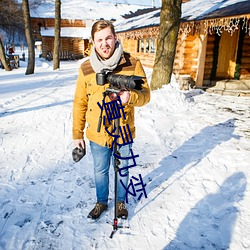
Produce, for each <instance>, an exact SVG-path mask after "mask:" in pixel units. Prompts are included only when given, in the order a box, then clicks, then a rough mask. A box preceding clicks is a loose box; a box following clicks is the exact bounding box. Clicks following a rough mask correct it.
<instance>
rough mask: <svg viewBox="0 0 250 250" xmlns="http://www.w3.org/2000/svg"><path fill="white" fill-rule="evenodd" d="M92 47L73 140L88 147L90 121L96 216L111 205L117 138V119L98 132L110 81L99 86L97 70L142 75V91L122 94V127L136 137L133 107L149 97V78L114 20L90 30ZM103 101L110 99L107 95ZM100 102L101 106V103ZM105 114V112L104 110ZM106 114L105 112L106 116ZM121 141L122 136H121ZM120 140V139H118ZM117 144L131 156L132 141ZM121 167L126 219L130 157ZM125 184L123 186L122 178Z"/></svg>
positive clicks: (120, 208)
mask: <svg viewBox="0 0 250 250" xmlns="http://www.w3.org/2000/svg"><path fill="white" fill-rule="evenodd" d="M91 37H92V41H93V50H92V52H91V55H90V59H88V60H87V61H85V62H84V63H83V64H82V65H81V67H80V70H79V75H78V79H77V84H76V91H75V98H74V104H73V140H74V144H75V146H76V147H82V148H84V147H85V141H84V134H83V130H84V128H85V124H86V123H87V129H86V137H87V138H88V140H89V141H90V148H91V153H92V156H93V161H94V176H95V185H96V197H97V203H96V205H95V207H94V208H93V209H92V210H91V211H90V213H89V215H88V218H92V219H97V218H98V217H99V216H100V215H101V214H102V212H103V211H105V210H106V209H107V208H108V195H109V168H110V163H111V161H113V153H112V143H113V139H114V137H113V136H111V135H112V132H113V131H114V129H115V128H114V121H112V122H110V123H109V122H108V121H107V119H106V122H105V124H104V125H103V122H102V124H101V128H100V131H99V132H97V127H98V121H99V116H100V112H101V108H100V106H99V105H101V104H102V103H103V102H102V101H103V98H104V97H103V93H104V92H105V91H106V89H107V88H108V87H109V84H104V85H102V86H101V85H98V84H97V82H96V73H100V72H102V70H103V69H105V70H109V71H112V74H121V75H127V76H130V75H137V76H141V77H143V81H144V83H143V85H142V90H136V89H132V90H126V89H125V90H122V91H121V92H120V93H119V96H120V101H121V103H122V106H123V110H124V114H125V117H121V118H120V126H121V127H122V126H125V125H128V126H129V128H130V132H131V135H132V137H133V139H134V138H135V127H134V107H135V106H143V105H145V104H146V103H148V102H149V100H150V90H149V87H148V84H147V81H146V77H145V72H144V70H143V68H142V65H141V63H140V61H138V60H136V59H134V58H133V57H131V56H130V55H129V54H128V53H125V52H124V51H123V48H122V45H121V44H120V42H118V41H117V37H116V34H115V30H114V26H113V24H112V23H111V22H109V21H105V20H100V21H97V22H96V23H94V25H93V27H92V30H91ZM104 102H106V103H107V102H110V99H109V97H108V96H107V97H106V98H105V100H104ZM98 103H99V105H98ZM103 113H105V112H103ZM105 115H106V114H103V116H105ZM119 140H120V138H119ZM119 142H120V141H119ZM119 144H120V145H119V146H118V148H119V152H120V155H121V157H129V156H130V155H131V152H130V149H131V146H132V144H126V145H123V144H121V143H119ZM120 162H121V164H120V165H119V168H120V170H121V168H125V169H123V171H121V172H122V174H121V175H119V177H118V194H117V217H118V218H121V217H123V218H127V216H128V211H127V209H126V206H125V198H126V189H125V188H124V186H125V187H127V185H128V178H129V176H128V172H129V171H128V168H127V169H126V167H127V166H128V160H121V161H120ZM120 180H121V181H122V183H123V184H124V186H122V184H121V181H120Z"/></svg>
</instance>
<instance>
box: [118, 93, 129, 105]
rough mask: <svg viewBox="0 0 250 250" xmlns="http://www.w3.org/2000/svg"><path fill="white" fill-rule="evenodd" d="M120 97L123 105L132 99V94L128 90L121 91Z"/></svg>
mask: <svg viewBox="0 0 250 250" xmlns="http://www.w3.org/2000/svg"><path fill="white" fill-rule="evenodd" d="M118 95H119V96H120V98H121V102H122V104H126V103H127V102H128V100H129V98H130V92H129V91H128V90H125V91H121V92H119V94H118Z"/></svg>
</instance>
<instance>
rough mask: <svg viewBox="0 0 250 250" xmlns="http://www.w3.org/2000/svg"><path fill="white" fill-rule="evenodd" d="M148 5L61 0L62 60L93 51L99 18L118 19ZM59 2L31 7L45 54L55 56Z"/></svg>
mask: <svg viewBox="0 0 250 250" xmlns="http://www.w3.org/2000/svg"><path fill="white" fill-rule="evenodd" d="M140 8H148V7H147V6H141V5H133V4H116V3H110V2H98V1H89V0H86V1H82V0H71V1H68V0H61V18H62V19H61V41H60V46H61V48H60V52H59V53H60V54H59V55H60V58H61V59H79V58H82V57H84V56H86V55H89V53H90V46H91V43H90V41H91V39H90V30H91V26H92V24H93V22H95V21H96V20H98V19H108V20H110V21H115V20H116V19H119V18H121V15H125V14H128V13H130V12H133V11H136V10H138V9H140ZM54 16H55V4H54V3H53V1H45V3H44V4H41V5H39V6H38V7H37V8H34V9H31V24H32V30H33V38H34V41H35V42H37V41H39V42H41V57H43V58H47V59H49V60H51V59H52V51H53V45H54V24H55V18H54Z"/></svg>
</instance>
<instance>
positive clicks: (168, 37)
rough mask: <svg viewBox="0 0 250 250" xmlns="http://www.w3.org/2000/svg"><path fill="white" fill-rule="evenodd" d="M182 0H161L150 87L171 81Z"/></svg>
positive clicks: (154, 87) (153, 87)
mask: <svg viewBox="0 0 250 250" xmlns="http://www.w3.org/2000/svg"><path fill="white" fill-rule="evenodd" d="M181 2H182V0H162V7H161V15H160V31H159V38H158V44H157V51H156V57H155V63H154V68H153V74H152V81H151V84H150V87H151V89H152V90H154V89H157V88H160V87H161V86H162V85H163V84H168V83H170V81H171V74H172V70H173V64H174V57H175V48H176V43H177V38H178V31H179V25H180V17H181Z"/></svg>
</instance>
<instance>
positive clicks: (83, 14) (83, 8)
mask: <svg viewBox="0 0 250 250" xmlns="http://www.w3.org/2000/svg"><path fill="white" fill-rule="evenodd" d="M61 2H62V3H61V18H62V19H70V20H97V19H101V18H103V19H108V20H111V19H118V18H121V16H122V15H125V14H129V13H132V12H136V10H138V9H146V8H150V6H143V5H136V4H115V3H110V2H96V1H93V0H85V1H82V0H61ZM30 15H31V17H34V18H55V3H54V1H51V0H46V1H45V2H44V3H43V4H42V5H39V6H38V7H37V8H32V9H31V10H30Z"/></svg>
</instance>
